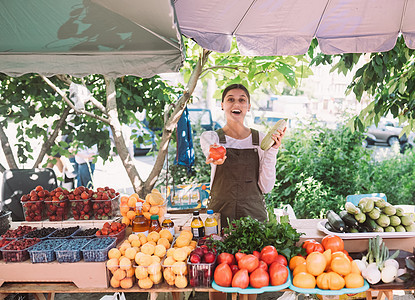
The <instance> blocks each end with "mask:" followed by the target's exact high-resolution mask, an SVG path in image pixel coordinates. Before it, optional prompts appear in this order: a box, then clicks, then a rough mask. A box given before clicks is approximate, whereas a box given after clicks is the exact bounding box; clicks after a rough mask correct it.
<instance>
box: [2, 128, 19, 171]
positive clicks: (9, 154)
mask: <svg viewBox="0 0 415 300" xmlns="http://www.w3.org/2000/svg"><path fill="white" fill-rule="evenodd" d="M0 140H1V146H2V148H3V152H4V156H5V157H6V160H7V164H8V165H9V168H10V169H18V167H17V164H16V161H15V160H14V155H13V151H12V149H11V147H10V143H9V139H8V138H7V135H6V133H5V132H4V129H3V125H2V124H1V123H0Z"/></svg>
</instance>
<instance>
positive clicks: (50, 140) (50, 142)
mask: <svg viewBox="0 0 415 300" xmlns="http://www.w3.org/2000/svg"><path fill="white" fill-rule="evenodd" d="M70 110H71V108H70V107H66V108H65V110H64V111H63V114H62V116H61V118H60V119H59V121H58V123H57V124H56V127H55V129H54V130H53V132H52V134H51V135H50V136H49V138H48V139H47V141H46V142H45V143H44V144H43V145H42V148H41V149H40V153H39V155H38V157H37V159H36V161H35V163H34V164H33V168H38V167H39V164H40V163H41V162H42V160H43V157H44V156H45V154H46V152H47V151H48V150H49V149H50V147H52V145H53V144H54V143H55V140H56V137H57V136H58V134H59V132H60V131H61V129H62V127H63V125H64V124H65V121H66V118H67V117H68V115H69V111H70Z"/></svg>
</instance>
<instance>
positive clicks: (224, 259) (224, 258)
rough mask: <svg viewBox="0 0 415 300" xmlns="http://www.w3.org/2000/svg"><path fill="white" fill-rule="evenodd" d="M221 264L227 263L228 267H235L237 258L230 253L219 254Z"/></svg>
mask: <svg viewBox="0 0 415 300" xmlns="http://www.w3.org/2000/svg"><path fill="white" fill-rule="evenodd" d="M221 263H227V264H228V265H233V264H235V257H234V256H233V255H232V254H230V253H226V252H223V253H221V254H219V256H218V264H221Z"/></svg>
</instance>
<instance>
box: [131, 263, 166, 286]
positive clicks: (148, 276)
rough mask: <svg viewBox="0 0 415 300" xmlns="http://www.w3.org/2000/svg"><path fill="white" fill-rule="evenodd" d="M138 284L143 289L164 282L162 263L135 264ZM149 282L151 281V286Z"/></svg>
mask: <svg viewBox="0 0 415 300" xmlns="http://www.w3.org/2000/svg"><path fill="white" fill-rule="evenodd" d="M133 267H134V273H135V278H136V279H137V284H138V286H139V287H140V288H142V289H150V288H154V287H157V286H158V285H159V284H161V283H162V282H163V273H162V266H161V263H153V264H151V265H150V266H133ZM143 281H144V284H143ZM148 283H151V287H149V285H148Z"/></svg>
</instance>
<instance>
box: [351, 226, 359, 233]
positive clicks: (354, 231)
mask: <svg viewBox="0 0 415 300" xmlns="http://www.w3.org/2000/svg"><path fill="white" fill-rule="evenodd" d="M358 232H359V230H358V229H357V228H354V227H352V228H350V233H358Z"/></svg>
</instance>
